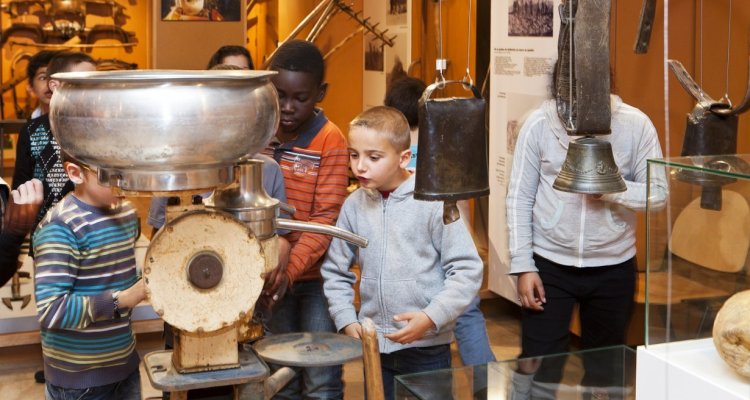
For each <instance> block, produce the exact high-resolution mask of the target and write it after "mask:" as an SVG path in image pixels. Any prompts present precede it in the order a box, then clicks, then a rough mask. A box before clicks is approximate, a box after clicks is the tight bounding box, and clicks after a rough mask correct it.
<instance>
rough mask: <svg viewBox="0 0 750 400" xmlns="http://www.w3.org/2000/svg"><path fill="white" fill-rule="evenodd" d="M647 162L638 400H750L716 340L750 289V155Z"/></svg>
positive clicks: (745, 383) (747, 385)
mask: <svg viewBox="0 0 750 400" xmlns="http://www.w3.org/2000/svg"><path fill="white" fill-rule="evenodd" d="M648 165H649V170H648V174H649V185H648V205H647V215H646V225H647V228H646V229H647V232H646V237H647V248H646V253H647V255H646V257H647V265H646V271H645V273H643V274H641V276H640V279H641V280H645V284H642V285H641V287H644V288H645V293H643V294H642V296H643V297H644V298H645V306H646V323H645V325H646V332H645V345H644V346H642V347H641V348H639V349H638V399H639V400H640V399H660V400H663V399H706V398H721V399H735V398H738V399H739V398H742V399H747V398H750V381H749V380H748V379H747V378H744V377H742V376H741V375H739V374H737V373H736V372H735V371H734V370H733V369H732V368H731V367H730V366H729V365H728V364H726V363H725V362H724V361H723V360H722V358H721V357H720V355H719V352H718V351H717V350H716V347H715V346H714V340H713V339H712V330H713V326H714V320H715V319H716V315H717V313H718V312H719V310H720V309H721V307H722V305H723V304H724V303H725V301H726V300H727V299H728V298H730V297H731V296H732V295H734V294H736V293H738V292H741V291H744V290H746V289H748V287H749V286H750V285H749V283H750V282H748V257H747V256H748V249H750V155H719V156H694V157H677V158H670V159H659V160H649V161H648ZM642 283H643V282H642ZM749 325H750V324H749ZM748 357H750V353H748Z"/></svg>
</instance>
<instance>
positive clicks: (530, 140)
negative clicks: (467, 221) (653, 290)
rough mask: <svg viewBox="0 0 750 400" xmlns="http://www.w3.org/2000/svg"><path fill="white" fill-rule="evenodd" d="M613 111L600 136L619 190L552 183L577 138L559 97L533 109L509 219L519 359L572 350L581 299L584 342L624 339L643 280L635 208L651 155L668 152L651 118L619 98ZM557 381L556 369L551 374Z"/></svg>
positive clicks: (641, 203)
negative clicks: (591, 190)
mask: <svg viewBox="0 0 750 400" xmlns="http://www.w3.org/2000/svg"><path fill="white" fill-rule="evenodd" d="M610 107H611V111H612V119H611V130H612V133H611V134H610V135H606V136H600V137H599V138H601V139H603V140H606V141H608V142H610V143H611V144H612V149H613V153H614V158H615V162H616V163H617V166H618V167H619V170H620V174H621V175H622V177H623V179H624V180H625V183H626V185H627V190H626V191H624V192H621V193H614V194H603V195H590V194H589V195H587V194H577V193H566V192H562V191H558V190H555V189H553V187H552V184H553V183H554V181H555V179H556V177H557V175H558V173H559V172H560V169H561V166H562V164H563V162H564V161H565V158H566V154H567V150H568V145H569V143H570V141H571V140H574V139H576V137H571V136H569V135H568V134H567V132H566V131H565V128H564V127H563V125H562V122H561V121H560V118H559V117H558V113H557V106H556V102H555V100H554V99H551V100H547V101H545V102H544V103H543V104H542V105H541V106H540V107H539V108H538V109H536V110H535V111H533V112H532V113H531V114H530V115H529V116H528V118H527V119H526V121H525V122H524V124H523V126H522V128H521V130H520V133H519V137H518V142H517V144H516V149H515V152H514V156H513V164H512V170H511V177H510V184H509V188H508V194H507V202H506V212H507V214H506V215H507V223H508V230H509V250H510V258H511V265H510V273H511V274H513V275H516V276H517V277H518V298H519V301H520V302H521V305H522V307H523V309H522V319H521V331H522V332H521V333H522V339H521V357H534V356H541V355H547V354H555V353H563V352H566V351H568V343H569V336H570V334H569V327H570V321H571V318H572V313H573V309H574V305H575V304H576V303H578V305H579V311H580V320H581V342H582V346H583V347H584V348H598V347H604V346H610V345H616V344H622V343H624V342H625V332H626V329H627V323H628V320H629V318H630V314H631V311H632V309H633V295H634V291H635V285H636V259H635V254H636V248H635V233H636V211H642V210H645V208H646V203H647V185H648V184H647V182H646V174H647V163H646V160H647V159H652V158H661V157H662V151H661V147H660V145H659V139H658V136H657V134H656V129H655V128H654V125H653V124H652V123H651V121H650V120H649V118H648V116H646V115H645V114H644V113H643V112H641V111H640V110H638V109H636V108H634V107H632V106H629V105H627V104H625V103H623V101H622V100H621V99H620V98H619V97H618V96H616V95H611V96H610ZM651 195H652V196H654V197H653V198H652V202H657V203H658V202H660V201H663V199H664V198H665V197H666V183H665V180H664V178H663V176H662V177H656V179H655V180H654V181H653V182H652V193H651ZM652 204H654V203H652ZM584 363H585V362H584ZM560 367H561V366H560ZM552 370H554V368H553V369H552ZM586 370H587V372H590V371H592V369H591V368H586ZM548 371H549V369H548ZM558 372H560V373H561V368H560V369H559V371H558ZM557 379H559V376H558V375H557V374H556V373H551V374H550V376H548V377H547V380H548V381H555V380H557Z"/></svg>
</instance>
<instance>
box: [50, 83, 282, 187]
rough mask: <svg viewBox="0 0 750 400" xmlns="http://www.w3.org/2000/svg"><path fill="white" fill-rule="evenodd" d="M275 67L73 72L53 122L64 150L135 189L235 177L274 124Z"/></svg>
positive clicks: (55, 101) (55, 103) (102, 176)
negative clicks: (239, 163) (236, 166)
mask: <svg viewBox="0 0 750 400" xmlns="http://www.w3.org/2000/svg"><path fill="white" fill-rule="evenodd" d="M274 73H275V72H270V71H235V70H219V71H171V70H150V71H148V70H144V71H107V72H103V71H102V72H69V73H59V74H55V75H54V76H53V78H54V79H57V80H59V81H60V82H61V85H60V86H59V87H58V88H57V90H56V91H55V93H54V95H53V96H52V102H51V104H50V122H51V124H52V132H53V134H54V135H55V138H56V139H57V141H58V143H59V144H60V147H61V148H62V149H63V151H65V152H67V153H68V154H70V155H71V156H72V157H74V158H75V159H77V160H80V161H82V162H84V163H87V164H89V165H91V166H94V167H96V168H97V169H98V170H99V180H100V181H102V183H105V184H111V185H113V186H116V187H119V188H120V189H123V190H126V191H133V192H168V191H189V190H196V189H207V188H213V187H217V186H222V185H225V184H228V183H231V182H232V181H233V179H234V175H233V165H234V163H235V162H236V161H237V160H238V159H240V158H242V157H243V156H246V155H249V154H254V153H257V152H258V151H260V150H261V149H263V147H264V146H265V145H266V144H267V143H268V141H269V140H270V138H271V137H272V136H273V134H274V133H275V132H276V128H277V127H278V120H279V117H278V115H279V102H278V95H277V94H276V90H275V89H274V87H273V85H272V84H271V82H270V79H269V78H270V76H271V75H272V74H274Z"/></svg>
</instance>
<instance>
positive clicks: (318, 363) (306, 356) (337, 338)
mask: <svg viewBox="0 0 750 400" xmlns="http://www.w3.org/2000/svg"><path fill="white" fill-rule="evenodd" d="M253 348H254V349H255V351H256V352H257V353H258V355H259V356H260V357H261V358H263V359H264V360H265V361H267V362H270V363H274V364H279V365H284V366H290V367H327V366H331V365H340V364H344V363H346V362H347V361H351V360H356V359H358V358H362V342H361V341H359V340H357V339H355V338H353V337H351V336H346V335H341V334H338V333H330V332H300V333H284V334H280V335H272V336H268V337H266V338H264V339H262V340H260V341H258V343H256V344H255V345H253Z"/></svg>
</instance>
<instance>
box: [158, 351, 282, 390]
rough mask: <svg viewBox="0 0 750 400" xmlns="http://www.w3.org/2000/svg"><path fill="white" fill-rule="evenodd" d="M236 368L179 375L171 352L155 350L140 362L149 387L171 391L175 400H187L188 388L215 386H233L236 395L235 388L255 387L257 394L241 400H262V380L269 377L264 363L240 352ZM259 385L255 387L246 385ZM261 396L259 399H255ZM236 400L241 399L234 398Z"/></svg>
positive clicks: (250, 353) (246, 353) (253, 354)
mask: <svg viewBox="0 0 750 400" xmlns="http://www.w3.org/2000/svg"><path fill="white" fill-rule="evenodd" d="M239 359H240V365H239V368H232V369H224V370H219V371H205V372H195V373H190V374H182V373H179V372H178V371H177V369H176V368H175V367H174V366H173V365H172V351H171V350H164V351H155V352H151V353H148V354H146V356H145V357H144V358H143V362H144V364H145V366H146V371H147V373H148V378H149V380H150V381H151V385H152V386H153V387H154V388H156V389H159V390H162V391H165V392H170V394H171V398H172V399H174V400H182V399H187V392H188V390H191V389H202V388H210V387H217V386H229V385H234V386H235V388H236V389H235V393H239V392H241V391H240V390H238V389H237V386H239V385H245V386H246V388H245V390H247V389H248V388H255V389H256V391H257V392H258V393H255V394H254V395H252V396H249V397H246V396H247V395H249V394H250V393H246V396H243V397H242V398H262V394H263V384H262V383H263V381H264V380H266V379H267V378H268V376H269V370H268V367H267V366H266V364H265V363H264V362H263V361H261V360H260V358H258V356H257V355H256V354H255V352H253V351H251V350H249V351H248V350H243V351H240V352H239ZM251 383H258V385H247V384H251ZM256 396H260V397H256ZM235 398H240V397H238V396H237V395H235Z"/></svg>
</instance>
